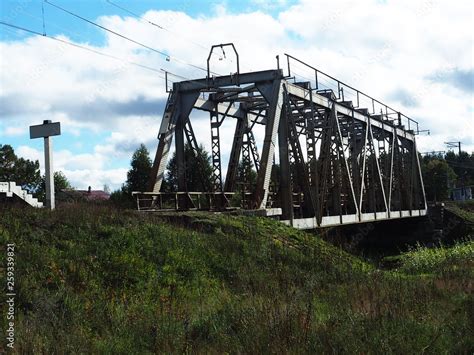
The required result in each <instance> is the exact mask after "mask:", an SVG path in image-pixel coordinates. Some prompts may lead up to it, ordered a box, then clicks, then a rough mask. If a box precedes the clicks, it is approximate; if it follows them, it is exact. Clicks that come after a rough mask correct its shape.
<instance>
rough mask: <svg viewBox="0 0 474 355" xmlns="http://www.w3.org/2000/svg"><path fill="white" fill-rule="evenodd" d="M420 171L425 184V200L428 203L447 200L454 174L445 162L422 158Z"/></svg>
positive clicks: (454, 177)
mask: <svg viewBox="0 0 474 355" xmlns="http://www.w3.org/2000/svg"><path fill="white" fill-rule="evenodd" d="M421 171H422V173H423V181H424V184H425V193H426V198H427V200H429V201H443V200H446V199H448V198H449V189H450V187H452V185H453V183H454V181H455V179H456V174H455V172H454V171H453V169H451V167H450V166H449V165H448V163H447V162H446V161H445V160H442V159H437V158H431V159H427V158H424V159H423V161H422V166H421Z"/></svg>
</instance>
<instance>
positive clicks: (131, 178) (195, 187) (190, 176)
mask: <svg viewBox="0 0 474 355" xmlns="http://www.w3.org/2000/svg"><path fill="white" fill-rule="evenodd" d="M184 159H185V161H186V169H185V175H186V186H187V189H188V191H206V190H209V189H210V187H211V185H212V164H211V157H210V154H209V152H207V151H206V150H205V148H204V146H202V145H200V146H199V147H198V149H197V157H196V156H195V153H194V151H193V149H192V148H191V146H190V145H189V144H186V145H185V147H184ZM152 165H153V164H152V161H151V159H150V153H149V151H148V149H147V148H146V146H145V145H144V144H141V145H140V146H139V147H138V148H137V149H136V150H135V152H134V153H133V155H132V159H131V161H130V166H131V167H130V170H129V171H128V172H127V180H126V182H125V183H124V184H123V185H122V187H121V188H120V189H119V190H117V191H114V192H113V193H112V194H111V199H112V201H114V202H116V203H118V204H120V205H122V206H125V207H133V205H134V200H133V198H132V192H133V191H147V190H148V181H149V177H150V174H151V170H152ZM256 176H257V175H256V172H255V170H253V166H252V164H251V163H250V166H245V164H243V163H242V162H241V163H240V164H239V167H238V171H237V185H236V187H237V189H238V190H240V189H241V188H242V187H243V186H244V181H245V185H253V184H254V183H255V181H256ZM161 191H162V192H174V191H178V164H177V161H176V153H173V155H172V157H171V159H170V160H169V162H168V165H167V166H166V174H165V177H164V179H163V182H162V185H161Z"/></svg>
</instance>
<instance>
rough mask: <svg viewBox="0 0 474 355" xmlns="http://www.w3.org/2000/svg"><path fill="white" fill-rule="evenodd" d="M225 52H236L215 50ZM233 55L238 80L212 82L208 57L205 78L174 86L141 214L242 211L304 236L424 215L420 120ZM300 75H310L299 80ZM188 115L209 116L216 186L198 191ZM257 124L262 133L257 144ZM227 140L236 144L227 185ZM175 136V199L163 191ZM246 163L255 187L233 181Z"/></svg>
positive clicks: (291, 66) (330, 82)
mask: <svg viewBox="0 0 474 355" xmlns="http://www.w3.org/2000/svg"><path fill="white" fill-rule="evenodd" d="M227 45H230V46H232V48H233V45H232V44H226V45H218V46H213V49H214V48H215V47H219V46H227ZM213 49H212V50H213ZM212 50H211V54H212ZM235 53H236V56H237V72H236V73H234V74H232V75H227V76H212V75H211V72H210V70H209V59H208V75H207V77H205V78H202V79H198V80H188V81H181V82H176V83H174V84H173V88H172V90H171V91H170V93H169V98H168V101H167V103H166V107H165V112H164V115H163V118H162V123H161V127H160V131H159V135H158V138H159V143H158V148H157V151H156V156H155V159H154V164H153V171H152V176H151V178H150V184H149V191H147V192H136V193H135V195H136V197H137V202H138V208H139V209H140V210H152V211H156V210H193V209H203V210H214V211H222V210H228V209H232V208H242V209H245V210H254V211H255V213H260V214H262V215H267V216H275V217H277V218H279V219H280V220H281V221H283V222H284V223H287V224H290V225H292V226H294V227H296V228H301V229H310V228H319V227H327V226H335V225H344V224H354V223H362V222H373V221H379V220H389V219H399V218H409V217H419V216H424V215H426V213H427V205H426V199H425V192H424V187H423V180H422V175H421V170H420V163H419V159H418V153H417V149H416V142H415V135H416V134H417V133H419V129H418V123H417V122H416V121H414V120H412V119H410V118H408V117H407V116H405V115H403V114H401V113H400V112H398V111H396V110H394V109H392V108H390V107H389V106H387V105H385V104H383V103H381V102H380V101H378V100H375V99H374V98H372V97H370V96H368V95H366V94H364V93H362V92H360V91H359V90H356V89H354V88H352V87H351V86H349V85H346V84H344V83H342V82H340V81H339V80H337V79H335V78H333V77H331V76H329V75H327V74H325V73H323V72H321V71H319V70H317V69H316V68H314V67H312V66H310V65H308V64H306V63H304V62H302V61H300V60H298V59H296V58H294V57H292V56H290V55H286V57H285V59H286V61H285V63H284V64H285V65H284V66H285V70H282V69H280V63H279V60H278V69H275V70H266V71H257V72H248V73H240V71H239V64H238V55H237V52H235ZM211 54H210V55H209V58H210V57H211ZM277 59H278V57H277ZM296 68H298V70H302V69H303V68H304V69H305V73H307V72H310V73H312V78H308V79H307V80H299V78H298V75H296V74H295V70H296ZM284 71H287V73H286V75H284ZM193 110H201V111H207V112H209V117H210V124H209V129H210V131H211V140H212V145H211V146H212V156H211V159H212V183H211V184H206V183H204V181H205V179H204V178H203V180H202V184H201V186H202V188H201V189H200V190H199V191H189V189H188V187H187V178H186V172H187V171H188V170H187V167H188V166H187V165H188V164H189V162H187V161H186V159H185V143H188V144H189V146H190V147H191V148H192V151H193V154H194V159H197V160H198V161H197V163H198V166H200V165H199V164H202V163H203V162H200V161H199V158H198V149H199V147H198V142H197V137H196V136H195V134H194V131H193V127H192V124H191V119H190V113H191V112H192V111H193ZM229 119H233V120H234V121H235V133H234V135H233V136H232V137H227V136H226V137H222V136H221V135H220V132H219V128H220V127H221V125H222V123H223V121H224V120H229ZM256 127H263V131H264V134H263V141H261V142H258V143H259V145H258V144H257V142H256V139H255V135H254V130H255V129H256ZM223 138H224V139H225V140H226V141H229V140H230V139H232V149H231V152H230V156H229V158H228V161H227V169H226V174H225V178H224V177H223V175H222V172H223V169H222V168H223V159H222V156H221V149H220V147H221V141H222V139H223ZM173 139H174V144H175V154H176V164H177V171H178V179H177V187H178V192H175V193H165V192H160V190H161V186H162V182H163V178H164V174H165V169H166V165H167V162H168V158H169V152H170V148H171V145H172V143H173ZM258 147H260V148H258ZM259 150H260V151H259ZM242 162H243V163H244V164H247V166H248V165H250V164H253V168H254V169H255V171H256V173H257V177H256V181H254V183H253V185H251V186H250V185H249V184H241V183H239V184H238V183H237V175H238V170H239V163H240V164H242ZM251 162H252V163H251ZM272 169H273V173H272ZM254 180H255V179H254ZM236 201H237V206H235V205H233V204H235V203H236Z"/></svg>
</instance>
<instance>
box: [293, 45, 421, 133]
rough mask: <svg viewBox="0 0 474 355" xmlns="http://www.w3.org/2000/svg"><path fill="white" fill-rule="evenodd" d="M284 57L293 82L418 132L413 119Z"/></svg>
mask: <svg viewBox="0 0 474 355" xmlns="http://www.w3.org/2000/svg"><path fill="white" fill-rule="evenodd" d="M285 56H286V65H287V70H288V77H294V79H295V81H296V80H305V81H309V82H310V83H311V88H312V90H315V91H318V92H324V91H329V90H331V91H332V92H333V93H334V95H335V97H336V99H337V100H339V101H345V102H348V101H352V105H353V107H354V108H356V109H367V110H368V113H369V114H371V115H377V116H380V118H379V119H381V120H384V121H390V123H393V124H395V125H398V126H404V128H405V129H408V130H413V131H414V132H415V133H416V134H418V133H419V132H420V130H419V125H418V122H417V121H415V120H414V119H412V118H410V117H408V116H406V115H404V114H402V113H401V112H399V111H397V110H395V109H393V108H391V107H390V106H388V105H386V104H384V103H383V102H381V101H379V100H377V99H375V98H373V97H372V96H369V95H367V94H365V93H363V92H362V91H360V90H358V89H356V88H354V87H352V86H350V85H348V84H345V83H343V82H342V81H340V80H338V79H336V78H334V77H333V76H331V75H329V74H326V73H324V72H322V71H321V70H319V69H317V68H315V67H313V66H311V65H309V64H308V63H305V62H303V61H302V60H300V59H298V58H295V57H293V56H292V55H290V54H286V53H285ZM295 68H296V69H298V70H300V69H301V70H302V72H303V73H304V74H306V75H302V74H301V72H300V73H299V72H297V71H296V70H295ZM308 71H309V75H308V74H307V73H308Z"/></svg>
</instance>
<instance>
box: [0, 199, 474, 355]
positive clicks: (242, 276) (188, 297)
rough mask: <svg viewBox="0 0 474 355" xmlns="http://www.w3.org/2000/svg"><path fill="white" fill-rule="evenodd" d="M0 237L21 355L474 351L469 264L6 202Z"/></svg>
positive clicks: (222, 226)
mask: <svg viewBox="0 0 474 355" xmlns="http://www.w3.org/2000/svg"><path fill="white" fill-rule="evenodd" d="M0 240H1V243H2V245H5V244H6V243H15V245H16V255H15V259H16V263H17V265H16V274H15V282H16V285H15V287H16V293H17V297H16V307H17V315H16V325H15V327H16V336H17V341H16V344H15V351H16V352H17V353H48V354H54V353H60V354H63V353H109V354H135V353H136V354H146V353H183V352H185V353H225V352H229V353H278V354H281V353H288V352H291V353H384V354H385V353H386V354H390V353H404V354H409V353H422V352H424V353H445V352H453V353H469V352H471V351H472V350H473V349H474V345H473V340H472V339H473V338H472V329H473V320H474V314H473V309H474V301H473V298H472V280H471V278H470V275H471V274H470V271H469V270H468V271H466V272H456V273H449V272H443V270H441V271H440V270H436V272H433V273H431V274H429V273H426V272H425V271H426V270H423V272H420V273H417V271H416V270H415V271H414V270H413V269H407V270H403V267H402V268H401V269H400V270H399V271H380V270H376V269H375V268H374V267H373V266H371V265H370V264H368V263H366V262H364V261H363V260H361V259H358V258H356V257H353V256H351V255H349V254H346V253H344V252H343V251H341V250H339V249H337V248H335V247H333V246H331V245H329V244H327V243H325V242H324V241H322V240H321V239H320V238H319V237H317V236H314V235H311V234H307V233H304V232H301V231H296V230H294V229H291V228H289V227H286V226H284V225H282V224H280V223H278V222H276V221H272V220H269V219H260V218H251V217H239V216H224V215H207V214H186V215H183V216H181V217H179V218H160V217H157V216H153V215H143V214H138V213H135V212H132V211H129V212H126V211H120V210H116V209H113V208H109V207H100V206H87V205H74V206H69V207H64V208H62V209H60V210H57V211H55V212H53V213H51V212H48V211H45V210H44V211H41V210H33V209H21V210H20V209H6V208H4V209H0ZM471 252H472V250H471ZM1 262H2V265H5V253H2V260H1ZM460 265H461V266H460V267H464V268H472V263H462V264H460ZM2 301H3V300H2ZM2 304H3V303H2ZM1 322H2V329H5V326H6V317H2V320H1Z"/></svg>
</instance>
